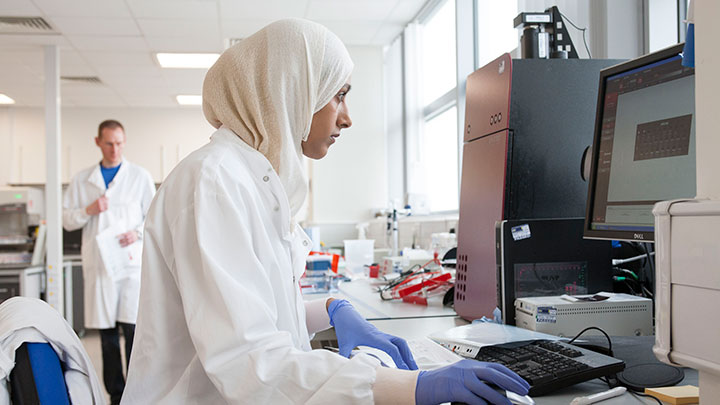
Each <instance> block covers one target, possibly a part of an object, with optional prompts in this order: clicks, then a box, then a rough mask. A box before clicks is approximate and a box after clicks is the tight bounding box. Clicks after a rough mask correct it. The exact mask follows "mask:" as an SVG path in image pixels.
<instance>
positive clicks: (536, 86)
mask: <svg viewBox="0 0 720 405" xmlns="http://www.w3.org/2000/svg"><path fill="white" fill-rule="evenodd" d="M619 62H621V61H619V60H599V59H598V60H596V59H592V60H591V59H511V58H510V55H509V54H504V55H502V56H501V57H499V58H497V59H496V60H494V61H492V62H490V63H489V64H487V65H485V66H484V67H482V68H480V69H478V70H477V71H475V72H473V73H472V74H471V75H470V76H468V80H467V92H466V93H467V95H466V101H465V127H464V146H463V167H462V180H461V191H460V218H459V223H458V256H457V279H456V287H455V310H456V311H457V313H458V314H459V315H460V316H462V317H464V318H466V319H476V318H481V317H482V316H488V317H489V316H492V312H493V310H494V308H495V307H496V306H497V302H498V296H497V278H496V268H495V258H496V257H495V253H496V251H495V223H496V221H500V220H504V219H537V218H570V217H582V216H584V215H585V201H586V198H587V183H586V182H584V181H583V180H582V178H581V176H580V173H581V160H582V154H583V151H584V150H585V148H586V147H587V146H589V145H590V144H591V143H592V138H593V128H594V123H595V112H596V102H597V89H598V80H599V72H600V70H601V69H603V68H606V67H608V66H611V65H614V64H616V63H619Z"/></svg>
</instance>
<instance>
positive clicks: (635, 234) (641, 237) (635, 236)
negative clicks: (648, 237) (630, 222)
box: [633, 233, 645, 239]
mask: <svg viewBox="0 0 720 405" xmlns="http://www.w3.org/2000/svg"><path fill="white" fill-rule="evenodd" d="M633 239H645V235H643V234H641V233H634V234H633Z"/></svg>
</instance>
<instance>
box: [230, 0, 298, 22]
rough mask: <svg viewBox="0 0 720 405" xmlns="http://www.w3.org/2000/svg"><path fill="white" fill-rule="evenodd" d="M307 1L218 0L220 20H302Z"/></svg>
mask: <svg viewBox="0 0 720 405" xmlns="http://www.w3.org/2000/svg"><path fill="white" fill-rule="evenodd" d="M306 6H307V0H291V1H288V0H264V1H263V2H262V3H261V2H258V1H256V0H220V18H221V19H227V20H251V19H270V20H272V21H275V20H280V19H283V18H303V17H305V9H306Z"/></svg>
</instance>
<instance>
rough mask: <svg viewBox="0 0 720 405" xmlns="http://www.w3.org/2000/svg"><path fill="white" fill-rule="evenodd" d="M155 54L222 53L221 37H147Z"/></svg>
mask: <svg viewBox="0 0 720 405" xmlns="http://www.w3.org/2000/svg"><path fill="white" fill-rule="evenodd" d="M146 40H147V43H148V45H149V46H150V50H152V51H153V52H190V53H192V52H199V53H206V52H222V51H223V44H222V40H221V39H220V35H218V36H217V37H216V38H210V37H199V36H192V37H146Z"/></svg>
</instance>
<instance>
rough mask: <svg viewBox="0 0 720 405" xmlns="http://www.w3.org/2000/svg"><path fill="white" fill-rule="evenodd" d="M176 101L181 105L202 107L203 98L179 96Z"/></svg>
mask: <svg viewBox="0 0 720 405" xmlns="http://www.w3.org/2000/svg"><path fill="white" fill-rule="evenodd" d="M175 99H176V100H177V102H178V104H180V105H202V96H196V95H179V96H176V97H175Z"/></svg>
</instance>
